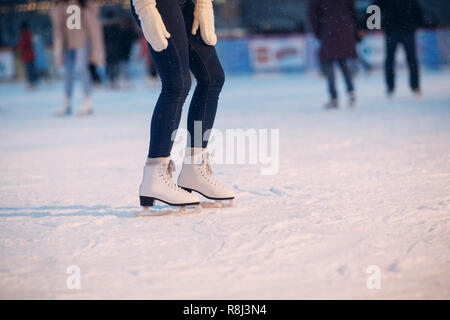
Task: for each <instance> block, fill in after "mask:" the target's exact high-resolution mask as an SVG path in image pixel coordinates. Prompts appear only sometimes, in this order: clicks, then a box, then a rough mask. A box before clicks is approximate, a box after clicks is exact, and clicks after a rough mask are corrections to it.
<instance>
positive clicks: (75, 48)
mask: <svg viewBox="0 0 450 320" xmlns="http://www.w3.org/2000/svg"><path fill="white" fill-rule="evenodd" d="M70 5H78V6H79V7H80V9H81V28H80V29H76V28H74V29H69V28H67V26H66V19H67V17H68V14H67V7H68V6H70ZM98 13H99V10H98V7H97V5H95V3H94V2H93V1H89V0H78V1H76V0H59V1H57V2H56V5H55V7H54V8H53V9H52V12H51V18H52V23H53V49H54V54H55V60H56V65H57V66H58V67H59V66H62V65H64V101H63V105H62V106H61V108H60V109H58V110H57V112H56V115H58V116H63V115H68V114H71V112H72V110H71V105H70V103H71V98H72V92H73V85H74V81H75V76H76V74H75V71H76V69H77V70H78V72H79V74H80V77H81V81H82V85H83V94H84V100H83V104H82V106H81V108H80V109H78V111H77V114H78V115H80V116H82V115H89V114H92V113H93V111H94V110H93V106H92V101H91V94H92V79H91V76H90V73H89V68H88V66H89V62H92V63H94V64H95V65H103V64H104V48H103V35H102V29H101V25H100V20H99V15H98Z"/></svg>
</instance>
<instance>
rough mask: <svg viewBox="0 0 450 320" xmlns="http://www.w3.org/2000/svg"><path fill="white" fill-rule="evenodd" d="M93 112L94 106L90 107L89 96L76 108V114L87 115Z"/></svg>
mask: <svg viewBox="0 0 450 320" xmlns="http://www.w3.org/2000/svg"><path fill="white" fill-rule="evenodd" d="M93 113H94V108H93V107H92V101H91V98H89V97H86V98H84V102H83V105H82V106H81V108H80V109H78V110H77V116H88V115H91V114H93Z"/></svg>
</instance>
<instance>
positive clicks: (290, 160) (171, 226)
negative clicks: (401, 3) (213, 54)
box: [0, 72, 450, 299]
mask: <svg viewBox="0 0 450 320" xmlns="http://www.w3.org/2000/svg"><path fill="white" fill-rule="evenodd" d="M397 80H398V87H399V90H398V92H397V95H396V98H395V99H394V100H393V101H389V100H387V99H386V98H385V97H384V88H383V81H382V75H381V73H376V74H374V75H373V76H372V77H370V78H365V77H360V78H359V79H358V82H357V93H358V99H359V100H358V106H357V108H356V109H355V110H349V109H347V108H345V107H344V108H341V109H340V110H337V111H332V112H326V111H324V110H322V108H321V106H322V103H324V102H325V101H326V95H325V84H324V81H323V79H318V78H315V77H314V76H313V75H306V74H305V75H294V74H292V75H266V76H253V77H250V76H249V77H231V76H230V77H229V78H228V79H227V84H226V86H225V88H224V91H223V94H222V98H221V103H220V109H219V112H218V118H217V121H216V125H217V128H219V129H222V130H224V129H226V128H243V129H246V128H255V129H268V130H271V129H279V137H280V154H279V159H280V166H279V172H278V174H276V175H272V176H267V175H261V174H260V166H259V165H257V164H240V165H230V164H226V165H215V167H214V169H215V172H216V174H217V177H218V178H219V179H220V180H221V181H223V182H224V183H226V184H228V185H229V186H232V187H234V189H235V191H236V194H237V201H236V207H234V208H227V209H214V208H210V209H205V210H203V212H201V213H200V214H192V215H176V216H167V215H165V216H161V217H152V218H135V217H134V216H133V214H134V213H135V212H136V211H138V210H140V208H139V206H138V204H139V203H138V193H137V192H138V187H139V183H140V179H141V174H142V166H143V165H144V162H145V157H146V153H147V144H148V137H149V121H150V117H151V112H152V108H153V105H154V103H155V100H156V98H157V93H158V88H148V87H147V86H146V85H145V84H143V83H142V84H138V83H137V81H136V84H137V86H136V87H135V88H134V89H131V90H128V91H118V92H111V91H109V90H103V91H98V92H97V93H96V94H95V96H94V104H95V107H96V108H95V114H94V115H93V116H92V117H86V118H77V117H75V116H72V117H67V118H63V119H58V118H55V117H54V116H53V112H54V110H55V109H56V108H57V107H58V106H59V103H60V102H61V98H62V97H61V95H62V92H61V90H60V89H61V84H60V83H52V84H43V85H42V86H41V87H40V88H39V89H38V90H35V91H32V92H28V91H26V90H25V89H24V86H23V84H17V83H16V84H1V85H0V96H1V100H0V298H50V299H54V298H64V299H65V298H67V299H78V298H106V299H112V298H114V299H116V298H139V299H140V298H147V299H173V298H186V299H221V298H223V299H230V298H232V299H241V298H242V299H244V298H246V299H259V298H261V299H270V298H276V299H283V298H284V299H297V298H368V299H370V298H377V299H378V298H381V299H385V298H413V299H414V298H447V299H448V298H450V238H449V237H450V220H449V214H450V125H449V124H450V91H449V87H450V73H448V72H441V73H428V74H425V75H424V79H423V82H424V86H423V87H424V93H425V99H424V100H423V101H421V102H417V101H414V100H413V99H412V98H411V96H410V93H409V91H408V89H407V87H406V74H401V76H400V77H399V79H397ZM341 89H342V88H341ZM341 92H343V90H341ZM343 100H344V99H343ZM77 102H78V103H80V102H81V101H80V100H78V101H77ZM344 102H345V101H342V103H341V105H342V106H343V105H344V104H345V103H344ZM75 106H76V105H75ZM186 109H187V107H185V111H186ZM185 117H186V116H185V115H184V119H183V120H182V121H183V124H182V126H185V124H184V121H185ZM178 169H179V167H178ZM71 266H77V267H79V271H80V286H79V289H76V288H75V289H74V288H72V289H70V288H69V287H68V286H67V281H68V277H70V276H71V273H70V272H69V273H67V271H68V268H69V269H70V268H73V267H71ZM370 266H376V267H378V268H379V271H380V276H381V278H380V288H379V289H376V288H375V289H373V288H372V287H370V286H369V287H370V288H372V289H373V290H370V289H368V285H367V280H368V278H369V277H370V276H371V273H370V272H369V273H367V270H371V269H370V268H369V267H370Z"/></svg>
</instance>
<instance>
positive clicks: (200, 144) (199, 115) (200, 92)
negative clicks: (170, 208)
mask: <svg viewBox="0 0 450 320" xmlns="http://www.w3.org/2000/svg"><path fill="white" fill-rule="evenodd" d="M182 10H183V15H184V20H185V23H186V30H187V33H188V41H189V57H190V59H189V65H190V69H191V71H192V73H193V74H194V76H195V78H196V80H197V86H196V88H195V91H194V95H193V97H192V101H191V104H190V107H189V112H188V118H187V129H188V132H189V134H190V138H191V141H188V146H189V147H193V148H206V147H207V146H208V140H209V136H205V132H206V133H207V135H208V134H209V133H210V129H212V127H213V124H214V119H215V117H216V111H217V104H218V100H219V94H220V92H221V90H222V87H223V84H224V81H225V74H224V72H223V69H222V66H221V64H220V61H219V58H218V57H217V53H216V49H215V48H214V46H209V45H207V44H206V43H205V42H204V41H203V40H202V39H201V36H200V32H198V33H197V34H196V35H192V34H191V32H190V31H191V29H192V23H193V13H194V3H193V2H192V0H187V1H186V2H185V4H184V6H183V9H182ZM199 124H201V131H200V130H196V128H195V126H196V125H199ZM196 131H198V132H196Z"/></svg>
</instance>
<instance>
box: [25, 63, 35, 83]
mask: <svg viewBox="0 0 450 320" xmlns="http://www.w3.org/2000/svg"><path fill="white" fill-rule="evenodd" d="M25 75H26V77H27V83H28V85H31V84H32V82H33V79H32V75H31V62H26V63H25Z"/></svg>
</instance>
